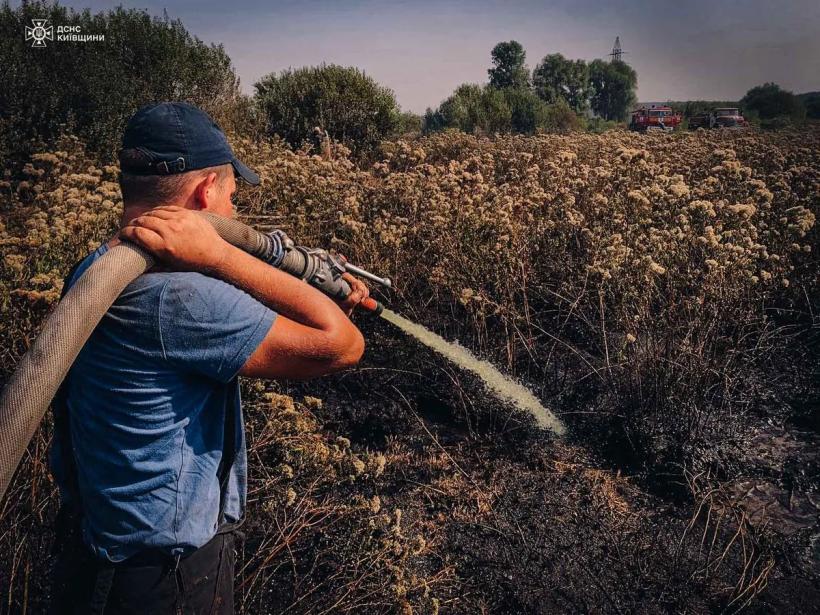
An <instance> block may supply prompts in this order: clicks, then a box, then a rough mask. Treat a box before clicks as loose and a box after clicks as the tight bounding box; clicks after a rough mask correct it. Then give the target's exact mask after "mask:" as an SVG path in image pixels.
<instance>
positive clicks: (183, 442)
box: [51, 245, 276, 561]
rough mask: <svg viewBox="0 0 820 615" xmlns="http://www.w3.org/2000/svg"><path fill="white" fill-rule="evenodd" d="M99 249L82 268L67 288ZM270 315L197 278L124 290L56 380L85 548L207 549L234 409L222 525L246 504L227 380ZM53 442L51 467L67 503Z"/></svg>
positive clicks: (243, 464)
mask: <svg viewBox="0 0 820 615" xmlns="http://www.w3.org/2000/svg"><path fill="white" fill-rule="evenodd" d="M106 251H107V246H105V245H103V246H101V247H100V248H98V249H97V250H96V251H95V252H93V253H92V254H90V255H89V256H88V257H86V258H85V260H84V261H82V263H81V264H80V266H79V267H78V268H77V271H76V272H75V273H74V274H73V275H72V276H71V278H70V279H69V280H67V281H66V283H67V285H69V286H70V285H71V284H73V283H74V282H75V281H76V280H77V279H79V277H80V276H81V275H82V274H83V272H84V271H85V270H86V269H87V268H88V267H89V266H91V264H92V263H93V262H94V261H95V260H96V259H97V258H99V257H100V256H102V255H103V254H104V253H105V252H106ZM275 318H276V312H274V311H272V310H271V309H270V308H268V307H266V306H265V305H263V304H262V303H260V302H258V301H257V300H256V299H254V298H253V297H251V296H250V295H248V294H247V293H245V292H243V291H241V290H239V289H238V288H236V287H234V286H232V285H230V284H228V283H226V282H223V281H221V280H217V279H215V278H211V277H208V276H205V275H202V274H199V273H193V272H157V273H146V274H144V275H141V276H140V277H138V278H137V279H136V280H134V281H133V282H132V283H131V284H129V285H128V286H127V287H126V288H125V290H124V291H123V292H122V294H121V295H120V296H119V298H118V299H117V300H116V301H115V303H114V304H113V305H112V306H111V308H110V309H109V310H108V312H107V313H106V314H105V316H104V317H103V319H102V320H101V321H100V323H99V325H97V328H96V329H95V330H94V333H93V334H92V335H91V337H90V338H89V339H88V341H87V342H86V344H85V346H84V347H83V349H82V351H81V352H80V354H79V356H78V357H77V360H76V361H75V362H74V364H73V366H72V368H71V370H70V371H69V373H68V375H67V376H66V381H65V387H66V388H65V393H66V397H65V399H66V407H67V409H68V417H69V424H70V429H71V443H72V447H73V449H74V450H73V455H74V461H75V465H76V470H77V482H78V489H79V493H80V496H81V505H82V512H83V517H82V534H83V540H84V542H85V543H86V544H87V545H88V546H89V547H90V548H91V550H92V551H93V552H94V553H95V554H96V555H97V556H99V557H101V558H108V559H109V560H111V561H120V560H123V559H126V558H127V557H130V556H131V555H134V554H135V553H137V552H138V551H141V550H143V549H146V548H151V547H157V548H161V549H163V550H166V551H167V552H169V553H171V554H173V555H176V554H178V553H186V552H189V551H191V550H193V549H195V548H198V547H200V546H202V545H203V544H205V543H206V542H208V540H210V539H211V538H212V537H213V536H214V534H215V533H216V530H217V528H218V525H219V524H220V522H221V521H220V519H218V517H219V507H220V485H219V479H218V476H217V471H218V470H217V469H218V467H219V462H220V460H221V458H222V452H223V445H224V438H225V416H226V411H227V409H228V408H229V407H230V405H231V404H235V406H234V407H235V408H236V410H237V411H236V412H235V417H236V420H235V429H234V433H235V434H236V441H235V448H236V460H235V462H234V464H233V467H232V470H231V474H230V477H229V481H228V487H227V492H226V494H225V504H224V521H226V522H235V521H238V520H239V519H240V518H241V517H242V514H243V513H244V508H245V499H246V494H247V457H246V451H245V432H244V425H243V421H242V412H241V408H240V403H241V402H240V399H239V386H238V383H237V379H236V376H237V373H238V372H239V370H240V369H241V368H242V366H243V365H244V364H245V362H246V361H247V359H248V357H250V355H251V354H253V352H254V351H255V350H256V348H257V347H258V346H259V344H260V343H261V341H262V340H263V339H264V337H265V335H266V334H267V333H268V331H269V330H270V328H271V326H272V325H273V322H274V319H275ZM61 454H62V453H61V451H60V442H59V439H58V438H55V439H54V445H53V447H52V457H51V463H52V469H53V472H54V475H55V478H56V480H57V483H58V485H59V486H60V489H61V495H62V497H63V498H70V493H69V492H68V490H67V488H66V484H67V483H66V480H65V473H64V471H63V468H62V467H61V465H62V464H61V463H60V457H61Z"/></svg>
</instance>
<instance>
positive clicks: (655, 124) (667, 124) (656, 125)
mask: <svg viewBox="0 0 820 615" xmlns="http://www.w3.org/2000/svg"><path fill="white" fill-rule="evenodd" d="M681 121H683V117H682V116H681V115H680V114H678V113H675V112H674V111H673V110H672V107H666V106H663V105H649V106H647V105H644V106H643V107H639V108H638V109H635V111H633V112H632V119H631V120H630V122H629V129H630V130H637V131H639V132H646V131H647V130H665V131H667V132H669V131H672V130H675V128H677V127H678V126H679V125H680V123H681Z"/></svg>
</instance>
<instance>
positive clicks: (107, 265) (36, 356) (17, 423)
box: [0, 213, 391, 501]
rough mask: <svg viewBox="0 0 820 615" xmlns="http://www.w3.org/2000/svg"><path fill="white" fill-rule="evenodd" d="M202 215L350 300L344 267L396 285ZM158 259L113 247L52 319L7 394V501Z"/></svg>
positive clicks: (3, 408)
mask: <svg viewBox="0 0 820 615" xmlns="http://www.w3.org/2000/svg"><path fill="white" fill-rule="evenodd" d="M201 215H203V216H205V218H206V219H207V220H208V222H210V223H211V224H212V225H213V226H214V228H215V229H216V231H217V232H218V233H219V235H220V236H221V237H222V238H223V239H224V240H225V241H227V242H228V243H230V244H233V245H234V246H236V247H237V248H240V249H242V250H244V251H245V252H247V253H249V254H251V255H253V256H255V257H257V258H259V259H260V260H263V261H265V262H267V263H269V264H271V265H273V266H274V267H277V268H279V269H281V270H283V271H285V272H287V273H289V274H291V275H294V276H296V277H298V278H300V279H302V280H305V281H306V282H307V283H309V284H311V285H312V286H314V287H316V288H317V289H319V290H321V291H322V292H324V293H325V294H327V295H328V296H330V297H332V298H334V299H344V298H345V297H347V296H348V295H349V294H350V292H351V289H350V286H349V284H348V283H347V281H346V280H344V279H343V278H342V274H344V273H345V272H349V273H352V274H354V275H358V276H360V277H364V278H367V279H369V280H372V281H374V282H378V283H379V284H382V285H384V286H388V287H389V286H391V281H390V279H389V278H380V277H378V276H376V275H374V274H372V273H369V272H367V271H365V270H363V269H360V268H359V267H355V266H354V265H351V264H350V263H348V262H347V260H346V259H345V258H344V257H341V256H335V255H331V254H330V253H328V252H327V251H325V250H322V249H312V248H305V247H302V246H296V245H295V244H294V242H293V241H292V240H291V239H290V238H289V237H288V236H287V235H285V233H283V232H282V231H278V230H277V231H273V232H272V233H269V234H264V233H260V232H258V231H256V230H255V229H253V228H251V227H249V226H247V225H246V224H243V223H241V222H239V221H237V220H232V219H229V218H223V217H221V216H216V215H214V214H208V213H201ZM154 261H155V259H154V257H153V256H152V255H150V254H149V253H148V252H146V251H145V250H143V249H141V248H140V247H138V246H136V245H134V244H132V243H127V242H123V243H121V244H119V245H117V246H114V247H113V248H111V249H109V250H108V251H107V252H106V253H105V254H103V256H101V257H100V258H98V259H97V260H96V261H95V262H94V263H93V264H92V265H91V266H90V267H89V268H88V270H87V271H86V272H85V273H84V274H83V275H82V276H81V277H80V278H79V279H78V280H77V282H76V283H75V284H74V285H73V286H72V287H71V289H70V290H69V291H68V292H67V293H66V295H65V297H63V299H62V300H61V301H60V303H59V304H58V305H57V307H56V308H55V309H54V311H53V312H52V313H51V315H50V316H49V317H48V318H47V319H46V322H45V324H44V325H43V327H42V330H41V331H40V334H39V335H38V336H37V338H36V339H35V340H34V342H33V344H32V345H31V347H30V348H29V350H28V352H27V353H26V354H25V355H24V356H23V358H22V360H21V361H20V363H19V365H18V366H17V369H16V370H15V371H14V373H13V374H12V376H11V378H10V379H9V380H8V382H7V383H6V386H5V388H4V389H3V393H2V395H0V501H1V500H2V499H3V496H4V495H5V493H6V489H7V488H8V486H9V483H10V482H11V479H12V476H13V475H14V472H15V470H16V469H17V466H18V465H19V463H20V459H21V458H22V456H23V453H24V452H25V450H26V448H27V447H28V444H29V442H30V441H31V439H32V437H33V436H34V432H35V431H36V430H37V427H38V426H39V424H40V421H41V420H42V419H43V416H44V415H45V413H46V410H47V409H48V407H49V405H50V404H51V400H52V399H53V398H54V395H55V394H56V393H57V389H58V388H59V387H60V384H61V383H62V381H63V379H64V378H65V376H66V374H67V373H68V370H69V369H70V368H71V365H72V364H73V363H74V361H75V359H76V358H77V355H78V354H79V353H80V351H81V350H82V348H83V346H84V345H85V343H86V341H87V340H88V338H89V337H90V336H91V333H92V332H93V331H94V328H95V327H96V326H97V324H98V323H99V322H100V320H101V319H102V317H103V316H104V315H105V313H106V312H107V311H108V308H110V307H111V305H112V304H113V303H114V301H116V299H117V297H119V295H120V293H122V291H123V290H124V289H125V287H126V286H128V284H130V283H131V282H132V281H133V280H135V279H136V278H137V277H139V276H140V275H142V274H143V273H145V271H147V270H148V269H149V268H150V267H151V266H152V265H153V264H154ZM359 307H360V308H364V309H365V310H367V311H370V312H372V313H374V314H380V313H381V311H382V309H383V307H382V305H381V304H380V303H379V302H378V301H376V300H375V299H373V298H372V297H368V298H367V299H366V300H365V301H363V302H362V303H360V304H359Z"/></svg>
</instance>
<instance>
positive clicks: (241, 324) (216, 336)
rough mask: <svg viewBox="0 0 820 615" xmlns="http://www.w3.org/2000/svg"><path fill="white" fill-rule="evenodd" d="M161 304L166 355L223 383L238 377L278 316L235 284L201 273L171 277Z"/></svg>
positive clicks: (163, 350) (163, 293) (164, 289)
mask: <svg viewBox="0 0 820 615" xmlns="http://www.w3.org/2000/svg"><path fill="white" fill-rule="evenodd" d="M159 303H160V305H159V314H158V325H159V336H160V344H161V346H162V353H163V356H164V357H165V359H166V360H167V361H169V362H171V363H173V364H174V365H176V366H178V367H179V368H180V369H182V370H184V371H190V372H194V373H198V374H201V375H204V376H207V377H209V378H213V379H214V380H218V381H220V382H228V381H230V380H232V379H233V378H234V377H235V376H236V375H237V373H238V372H239V370H240V369H242V366H243V365H245V362H246V361H247V360H248V358H249V357H250V356H251V355H252V354H253V352H254V351H255V350H256V348H257V347H258V346H259V344H260V343H261V342H262V340H263V339H264V338H265V335H267V333H268V331H269V330H270V328H271V326H272V325H273V322H274V320H275V319H276V316H277V314H276V312H274V311H273V310H271V309H270V308H269V307H267V306H266V305H264V304H262V303H260V302H259V301H257V300H256V299H254V298H253V297H251V296H250V295H249V294H248V293H246V292H244V291H242V290H240V289H238V288H236V287H235V286H232V285H231V284H228V283H226V282H223V281H221V280H217V279H215V278H210V277H208V276H204V275H201V274H197V273H189V274H181V275H175V276H173V277H172V278H171V279H170V280H168V282H166V283H165V286H164V287H163V289H162V292H161V294H160V302H159Z"/></svg>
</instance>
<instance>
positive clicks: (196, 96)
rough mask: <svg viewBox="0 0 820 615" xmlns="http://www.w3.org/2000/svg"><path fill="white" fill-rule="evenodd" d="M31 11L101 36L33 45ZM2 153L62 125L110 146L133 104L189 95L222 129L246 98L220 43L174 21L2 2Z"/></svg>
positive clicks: (241, 118) (19, 149)
mask: <svg viewBox="0 0 820 615" xmlns="http://www.w3.org/2000/svg"><path fill="white" fill-rule="evenodd" d="M32 19H47V20H48V23H49V24H50V25H52V27H54V28H55V29H56V26H58V25H61V26H67V25H71V26H80V27H81V31H82V32H84V33H100V34H104V35H105V40H104V41H94V42H87V43H69V42H58V41H51V42H47V43H46V46H45V47H42V48H33V47H32V43H31V41H26V40H25V38H24V32H25V29H26V27H30V26H31V25H32ZM0 82H2V84H3V86H2V88H0V148H2V150H0V154H2V155H3V156H4V157H5V158H8V157H17V156H19V155H25V153H26V152H27V151H30V150H31V149H32V148H37V147H38V145H37V142H38V141H49V140H50V139H53V138H54V137H55V136H56V135H57V134H58V132H59V131H60V130H65V129H68V130H70V131H72V132H73V133H74V134H77V135H78V136H80V137H82V138H83V140H84V141H86V142H87V143H88V144H89V146H90V147H92V148H94V149H96V150H100V151H106V152H109V153H110V152H111V151H112V150H113V149H114V148H116V147H117V144H118V142H119V139H120V136H121V134H122V128H123V126H124V124H125V122H126V121H127V119H128V117H130V115H131V114H133V113H134V111H135V110H136V109H138V108H139V107H140V106H141V105H144V104H147V103H149V102H154V101H161V100H187V101H189V102H192V103H194V104H196V105H198V106H200V107H202V108H203V109H205V110H206V111H207V112H208V113H210V114H211V115H212V116H213V117H215V118H216V119H217V121H218V122H220V123H221V124H224V125H225V127H226V128H229V129H232V128H234V127H235V126H236V125H239V124H243V123H247V121H248V120H249V119H250V118H251V116H252V115H253V111H252V109H251V106H250V105H249V104H248V101H247V100H245V99H244V98H243V97H242V96H241V94H240V91H239V79H238V78H237V76H236V74H235V72H234V69H233V66H232V64H231V60H230V58H229V57H228V55H227V53H225V50H224V49H223V47H222V46H221V45H210V44H206V43H203V42H202V41H201V40H199V39H198V38H196V37H194V36H192V35H191V34H189V33H188V31H187V30H186V29H185V27H184V26H183V24H182V22H181V21H179V20H172V19H169V18H168V16H167V15H166V16H165V17H164V18H158V17H152V16H150V15H149V14H148V13H146V12H144V11H137V10H134V9H128V10H126V9H123V8H121V7H118V8H116V9H113V10H110V11H107V12H104V13H98V14H92V13H91V12H90V11H89V10H85V11H83V12H81V13H78V12H76V11H74V10H71V9H67V8H66V7H63V6H60V5H59V4H56V3H55V4H49V3H46V2H24V3H23V4H22V5H21V6H19V7H17V8H14V9H13V8H11V7H10V6H9V4H8V2H4V3H3V5H2V6H0Z"/></svg>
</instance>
